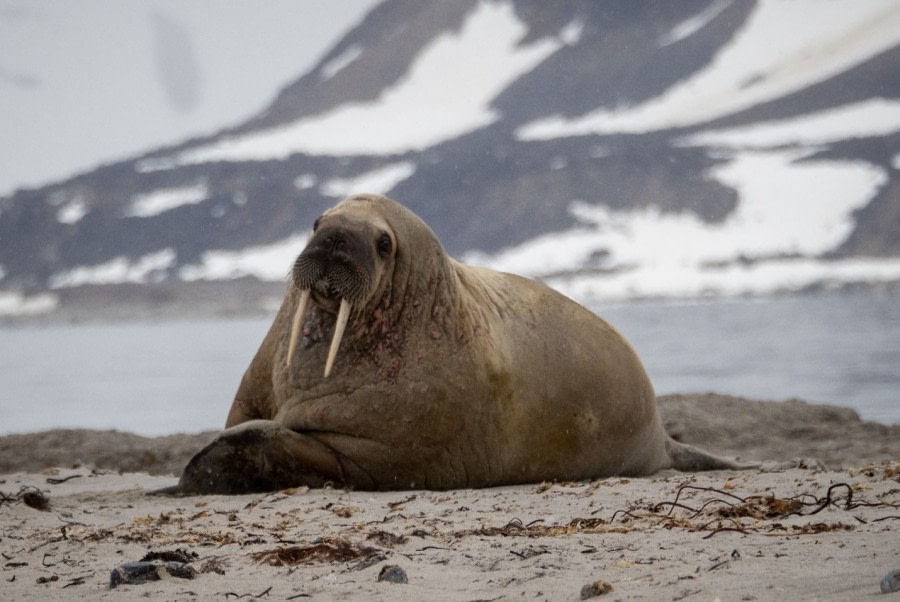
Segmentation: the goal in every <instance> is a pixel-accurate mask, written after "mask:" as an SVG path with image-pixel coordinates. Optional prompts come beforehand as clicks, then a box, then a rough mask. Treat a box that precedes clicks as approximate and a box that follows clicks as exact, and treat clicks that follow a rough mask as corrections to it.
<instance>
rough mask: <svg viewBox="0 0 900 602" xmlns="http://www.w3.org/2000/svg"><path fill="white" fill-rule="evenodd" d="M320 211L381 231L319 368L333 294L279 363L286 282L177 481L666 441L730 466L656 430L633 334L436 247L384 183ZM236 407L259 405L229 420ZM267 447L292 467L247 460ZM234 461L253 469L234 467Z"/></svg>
mask: <svg viewBox="0 0 900 602" xmlns="http://www.w3.org/2000/svg"><path fill="white" fill-rule="evenodd" d="M322 219H323V221H324V220H328V219H331V220H337V219H340V220H342V223H347V224H348V227H354V228H357V229H358V230H359V231H365V230H366V228H369V227H370V226H372V225H374V226H377V228H379V229H385V228H386V229H388V231H389V234H390V236H391V238H392V240H393V241H394V245H395V248H394V252H392V254H391V255H390V257H388V258H386V259H385V260H384V261H383V262H381V263H379V265H378V266H377V268H376V269H377V272H378V275H377V278H376V280H375V284H374V285H373V287H372V290H371V294H370V295H369V297H368V300H367V301H366V302H365V303H364V304H363V306H361V307H354V308H353V314H352V317H351V319H350V322H349V324H348V326H347V329H346V333H345V335H344V338H343V342H342V343H341V347H340V351H339V353H338V354H337V358H336V360H335V362H334V367H333V370H332V373H331V375H330V376H329V377H328V378H324V377H323V374H322V369H323V366H324V364H325V355H326V353H327V349H328V347H329V342H330V337H331V332H332V330H333V327H334V320H335V318H334V312H335V308H334V305H333V303H331V304H328V303H324V302H323V303H322V304H321V305H322V306H319V305H317V304H316V303H310V306H311V309H310V310H309V311H308V312H307V315H306V316H305V319H304V321H303V325H302V332H301V334H300V337H299V344H298V345H297V350H296V357H294V358H293V359H292V362H291V364H290V365H288V364H287V361H286V358H287V350H288V344H289V336H290V330H291V327H290V325H291V320H292V316H293V313H294V311H295V309H296V306H297V303H298V300H299V298H300V292H299V291H298V290H297V289H296V288H294V287H291V288H290V290H289V291H288V293H287V295H286V297H285V300H284V303H283V304H282V307H281V309H280V310H279V312H278V315H277V316H276V318H275V321H274V323H273V324H272V327H271V329H270V330H269V333H268V334H267V335H266V337H265V339H264V341H263V343H262V345H261V347H260V349H259V351H258V352H257V354H256V357H255V358H254V359H253V361H252V363H251V364H250V367H249V368H248V369H247V372H246V373H245V375H244V378H243V381H242V382H241V385H240V387H239V389H238V392H237V395H236V397H235V400H234V403H233V405H232V408H231V411H230V413H229V415H228V420H227V424H226V427H228V428H229V429H230V430H226V431H225V433H223V436H222V437H220V439H218V440H217V441H215V442H213V443H212V444H211V445H210V446H209V447H208V448H207V449H205V450H204V451H203V452H201V453H199V454H198V455H197V457H195V459H194V460H193V461H192V463H191V465H189V466H188V469H186V471H185V474H184V475H183V477H182V480H181V483H180V485H179V488H180V490H181V491H185V492H191V491H220V492H232V491H241V490H262V489H273V488H277V487H286V486H290V485H299V484H303V483H306V484H311V485H316V484H319V483H321V482H323V481H325V482H327V481H331V482H334V483H336V484H344V485H348V486H352V487H356V488H363V489H406V488H430V489H445V488H458V487H487V486H493V485H504V484H512V483H526V482H537V481H543V480H551V479H585V478H595V477H604V476H610V475H646V474H650V473H653V472H655V471H657V470H660V469H662V468H667V467H671V466H673V465H674V464H673V461H672V459H671V458H672V457H673V456H675V457H678V458H679V464H684V465H685V466H690V467H691V468H693V469H702V468H726V467H729V468H735V467H738V465H736V464H734V463H731V462H729V461H727V460H720V459H718V458H715V457H713V456H709V455H708V454H705V453H704V452H700V451H697V450H693V448H685V447H684V446H680V444H677V443H675V442H674V441H672V440H671V439H669V438H668V437H667V435H666V434H665V432H664V431H663V428H662V426H661V424H660V419H659V415H658V412H657V408H656V401H655V397H654V393H653V388H652V386H651V384H650V381H649V379H648V378H647V375H646V373H645V371H644V368H643V366H642V365H641V362H640V360H639V359H638V357H637V355H636V354H635V352H634V350H633V349H632V348H631V346H630V345H629V344H628V343H627V342H626V341H625V340H624V338H623V337H622V336H621V335H620V334H619V333H618V332H617V331H616V330H615V329H614V328H612V327H611V326H610V325H608V324H607V323H606V322H605V321H603V320H602V319H600V318H599V317H597V316H596V315H595V314H593V313H592V312H590V311H588V310H587V309H585V308H583V307H582V306H580V305H579V304H577V303H575V302H574V301H572V300H570V299H568V298H566V297H564V296H563V295H560V294H559V293H557V292H555V291H553V290H552V289H550V288H548V287H546V286H544V285H542V284H539V283H537V282H534V281H532V280H529V279H526V278H522V277H519V276H514V275H511V274H504V273H499V272H495V271H491V270H487V269H483V268H478V267H472V266H467V265H464V264H460V263H458V262H456V261H454V260H452V259H450V258H449V257H448V256H447V254H446V253H445V252H444V250H443V248H442V246H441V244H440V243H439V242H438V239H437V237H436V236H435V235H434V234H433V233H432V231H431V230H430V229H429V228H428V227H427V226H426V225H425V224H424V223H423V222H422V221H421V220H420V219H419V218H418V217H416V216H415V215H414V214H413V213H412V212H410V211H409V210H407V209H406V208H404V207H403V206H401V205H399V204H397V203H395V202H394V201H391V200H388V199H385V198H383V197H378V196H374V195H362V196H357V197H352V198H350V199H347V200H344V201H342V202H341V203H340V204H338V205H337V206H336V207H334V208H332V209H331V210H329V211H328V212H327V213H326V214H325V215H324V216H323V218H322ZM250 420H257V421H258V420H262V421H267V422H256V423H253V424H254V425H260V426H259V428H257V427H253V428H250V427H245V428H243V430H242V429H241V428H240V427H239V428H237V429H234V428H232V427H237V425H242V424H243V423H245V422H247V421H250ZM248 433H250V434H251V435H252V436H251V435H248ZM260 433H262V434H260ZM279 433H281V434H280V435H279ZM273 441H275V442H277V444H273ZM667 448H668V449H667ZM292 450H293V451H292ZM310 450H315V451H314V452H313V451H310ZM322 450H330V453H331V454H332V459H331V460H328V461H326V460H324V459H323V457H322ZM672 450H676V451H677V453H674V454H673V453H672ZM685 450H686V451H685ZM326 455H327V454H326ZM306 457H309V461H308V462H305V460H304V458H306ZM223 464H224V465H223ZM273 464H277V465H279V466H282V467H283V466H284V465H285V464H290V465H291V466H300V467H301V468H299V469H292V472H289V473H288V476H284V471H283V470H282V471H278V474H274V475H268V476H267V475H266V474H258V473H265V472H266V470H268V468H267V467H270V466H271V465H273ZM676 467H678V466H677V465H676ZM245 472H252V473H254V475H255V476H254V479H255V480H251V482H247V483H244V482H243V481H242V480H241V477H240V474H242V473H245ZM222 475H226V476H222ZM229 475H230V476H229ZM257 477H259V478H258V479H257ZM267 479H268V480H267Z"/></svg>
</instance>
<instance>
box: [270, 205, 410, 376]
mask: <svg viewBox="0 0 900 602" xmlns="http://www.w3.org/2000/svg"><path fill="white" fill-rule="evenodd" d="M395 246H396V244H395V238H394V235H393V232H392V231H391V228H390V227H389V226H388V224H387V222H385V221H384V219H382V218H381V217H380V216H378V215H373V214H371V213H367V212H365V211H360V212H353V211H347V210H346V209H344V210H341V211H338V210H337V208H335V209H331V210H330V211H328V212H326V213H325V214H324V215H322V217H320V218H319V219H318V220H316V223H315V225H314V226H313V236H312V238H311V239H310V240H309V243H308V244H307V245H306V248H305V249H303V251H302V252H301V253H300V255H299V256H298V257H297V260H296V261H295V262H294V267H293V270H292V272H291V278H292V280H293V283H294V286H295V287H297V289H298V290H299V291H300V302H299V303H298V305H297V311H296V312H295V314H294V320H293V323H292V325H291V338H290V344H289V345H288V355H287V363H288V365H290V364H291V362H292V360H293V356H294V351H295V350H296V347H297V340H298V339H299V334H300V327H301V324H302V322H303V317H304V314H305V313H306V310H307V309H308V307H309V302H310V300H312V302H313V303H315V304H316V305H318V306H319V307H320V308H322V309H323V310H325V311H329V312H331V313H337V322H336V323H335V328H334V335H333V336H332V339H331V347H330V348H329V350H328V359H327V361H326V362H325V376H326V377H327V376H328V374H329V373H330V372H331V367H332V365H333V364H334V358H335V356H336V355H337V350H338V347H339V346H340V344H341V338H342V337H343V335H344V329H345V328H346V326H347V321H348V320H349V318H350V312H351V310H356V311H361V309H362V308H363V307H365V306H366V305H367V304H368V302H369V301H371V300H372V298H373V297H375V296H376V294H377V293H378V291H379V289H380V288H381V287H380V284H381V279H382V276H383V274H384V272H385V268H386V266H387V264H388V262H389V261H390V259H391V257H392V255H393V253H394V250H395Z"/></svg>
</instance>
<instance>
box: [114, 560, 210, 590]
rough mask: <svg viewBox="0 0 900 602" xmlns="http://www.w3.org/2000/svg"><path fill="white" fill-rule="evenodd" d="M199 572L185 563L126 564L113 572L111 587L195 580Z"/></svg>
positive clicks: (142, 562) (148, 562)
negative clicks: (160, 581) (166, 580)
mask: <svg viewBox="0 0 900 602" xmlns="http://www.w3.org/2000/svg"><path fill="white" fill-rule="evenodd" d="M196 576H197V571H195V570H194V567H192V566H191V565H190V564H187V563H185V562H163V561H159V560H151V561H138V562H126V563H124V564H120V565H119V566H117V567H116V568H114V569H113V570H112V572H111V573H110V575H109V587H110V589H113V588H115V587H118V586H119V585H123V584H127V585H136V584H140V583H149V582H151V581H159V580H160V579H172V578H176V579H193V578H194V577H196Z"/></svg>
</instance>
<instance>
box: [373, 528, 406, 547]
mask: <svg viewBox="0 0 900 602" xmlns="http://www.w3.org/2000/svg"><path fill="white" fill-rule="evenodd" d="M366 539H368V540H369V541H374V542H375V543H377V544H378V545H380V546H384V547H386V548H393V547H394V546H399V545H403V544H405V543H406V536H405V535H397V534H395V533H390V532H388V531H381V530H378V531H373V532H372V533H369V535H368V536H366Z"/></svg>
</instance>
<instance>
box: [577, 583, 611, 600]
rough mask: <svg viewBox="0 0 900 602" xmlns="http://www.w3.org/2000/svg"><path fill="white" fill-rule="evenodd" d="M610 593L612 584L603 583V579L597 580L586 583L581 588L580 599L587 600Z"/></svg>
mask: <svg viewBox="0 0 900 602" xmlns="http://www.w3.org/2000/svg"><path fill="white" fill-rule="evenodd" d="M611 591H613V586H612V583H610V582H609V581H604V580H603V579H597V580H596V581H594V582H593V583H588V584H587V585H585V586H584V587H582V588H581V599H582V600H587V599H588V598H596V597H597V596H602V595H603V594H608V593H609V592H611Z"/></svg>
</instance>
